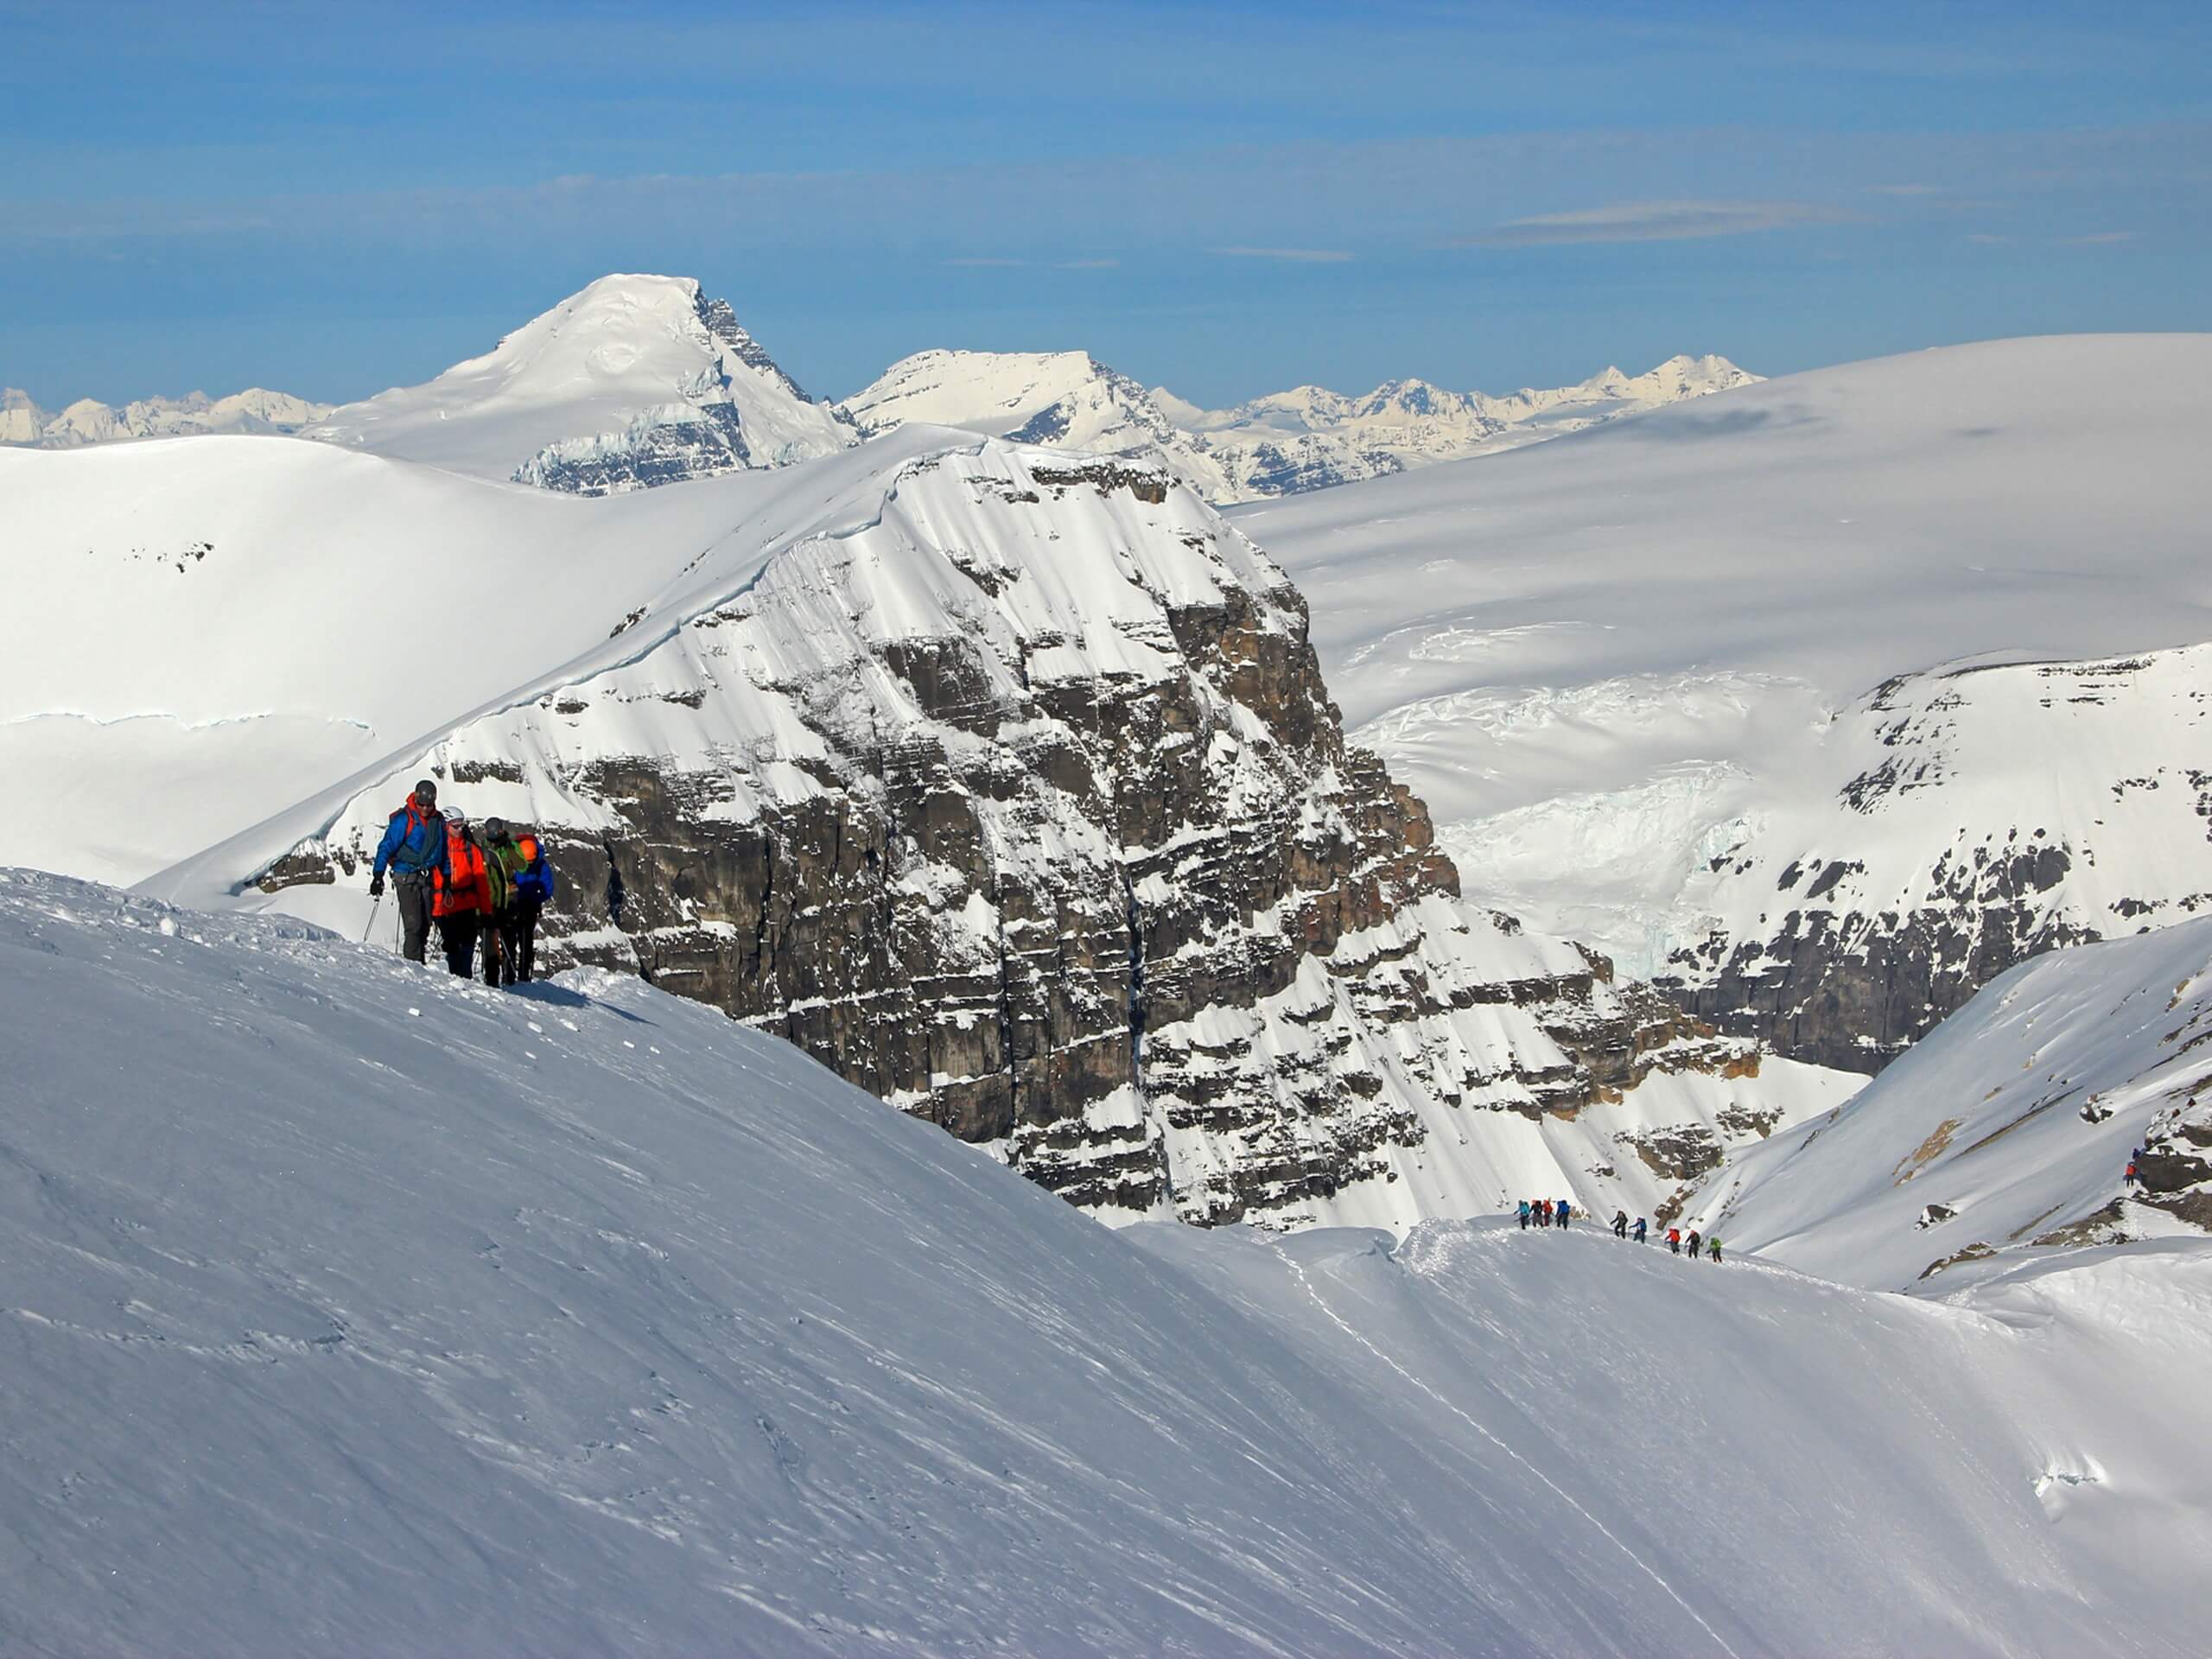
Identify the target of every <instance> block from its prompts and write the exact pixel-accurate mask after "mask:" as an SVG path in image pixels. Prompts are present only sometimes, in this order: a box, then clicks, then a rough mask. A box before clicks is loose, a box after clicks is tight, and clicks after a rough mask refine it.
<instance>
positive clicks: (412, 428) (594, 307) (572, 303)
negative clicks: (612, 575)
mask: <svg viewBox="0 0 2212 1659" xmlns="http://www.w3.org/2000/svg"><path fill="white" fill-rule="evenodd" d="M307 435H308V436H310V437H316V438H322V439H326V440H327V441H329V442H334V443H342V444H345V445H346V446H348V447H349V448H358V449H367V450H371V451H373V452H376V453H378V454H388V455H394V456H397V457H400V458H403V459H406V460H411V461H428V462H429V463H431V464H432V465H434V466H440V467H447V468H448V469H449V470H451V471H454V472H458V473H464V474H471V475H474V476H476V477H480V478H492V479H498V480H508V479H514V478H520V479H522V480H524V481H527V482H531V483H536V484H541V485H545V486H550V487H553V488H557V489H565V490H569V491H572V492H574V493H579V494H586V495H601V494H609V493H622V492H625V491H628V490H632V489H641V488H645V487H646V486H650V485H653V484H661V483H672V482H676V481H678V480H682V479H685V478H699V477H707V476H712V475H714V474H718V473H726V472H734V471H740V470H744V469H748V468H757V467H780V466H785V465H788V464H790V463H791V462H793V461H807V460H811V459H812V458H814V457H815V456H817V455H824V454H831V453H833V452H835V451H836V450H838V449H842V448H848V447H849V446H850V445H851V444H853V443H855V442H858V438H857V435H855V433H854V432H853V430H852V429H851V427H850V426H849V423H847V422H846V421H845V420H844V419H843V418H842V416H839V415H838V414H837V413H836V411H834V410H831V409H829V408H828V407H827V406H825V405H823V404H817V403H816V402H815V401H814V400H813V399H812V398H810V397H808V396H807V395H806V393H805V392H804V391H802V390H801V389H800V387H799V385H798V383H797V382H796V381H794V380H793V379H792V378H791V377H790V376H789V375H787V374H785V372H784V371H783V370H782V369H781V368H780V367H779V366H778V365H777V363H776V361H775V359H772V358H771V357H770V356H769V355H768V353H766V350H764V349H763V348H762V347H761V346H760V342H759V341H758V340H755V339H754V338H753V335H752V334H750V333H749V332H748V331H747V329H746V328H745V327H743V326H742V325H741V324H740V323H739V321H738V320H737V316H736V314H735V313H734V311H733V310H732V309H731V308H730V307H729V306H728V303H726V302H723V301H721V300H718V299H715V298H712V297H710V296H708V295H707V294H705V293H704V292H703V291H702V289H701V287H700V284H699V283H698V281H697V279H696V278H695V277H661V276H653V275H649V274H645V273H635V272H617V273H615V274H613V275H610V276H606V277H600V278H599V279H598V280H597V281H596V282H594V283H588V284H587V285H586V286H585V287H583V288H582V289H579V290H577V291H576V292H575V293H574V294H572V295H570V296H569V297H568V298H567V299H565V300H563V301H562V302H560V303H559V304H557V305H555V306H553V307H551V308H549V309H547V310H545V311H543V312H541V313H539V314H538V315H537V316H535V317H532V318H531V320H530V321H528V322H525V323H524V324H523V325H522V327H519V328H517V329H516V330H514V331H513V332H512V334H508V335H506V336H505V338H504V339H502V340H500V341H499V344H498V345H497V346H494V347H493V349H492V350H491V351H489V352H487V353H485V354H484V355H482V356H481V357H474V358H470V359H467V361H465V362H461V363H456V364H455V365H454V366H453V367H451V368H450V369H448V370H447V371H446V372H444V373H443V374H442V375H440V376H438V377H437V378H436V379H435V380H432V381H429V382H428V383H427V384H425V385H419V386H405V387H395V388H394V389H392V390H391V391H385V392H381V393H379V394H378V396H376V397H372V398H369V399H368V400H366V401H365V402H364V403H359V404H347V405H346V406H345V407H344V408H342V409H339V410H334V411H333V412H332V414H331V415H330V416H329V418H327V420H325V421H323V422H321V423H320V424H318V425H316V426H315V427H312V428H310V429H308V433H307Z"/></svg>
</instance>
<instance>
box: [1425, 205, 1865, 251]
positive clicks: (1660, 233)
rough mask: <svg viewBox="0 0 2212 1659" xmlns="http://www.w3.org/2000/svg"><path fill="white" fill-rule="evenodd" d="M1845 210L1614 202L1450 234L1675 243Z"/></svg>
mask: <svg viewBox="0 0 2212 1659" xmlns="http://www.w3.org/2000/svg"><path fill="white" fill-rule="evenodd" d="M1849 217H1850V215H1848V214H1847V213H1842V212H1841V211H1840V210H1839V209H1837V208H1834V207H1822V206H1821V205H1820V204H1819V203H1817V202H1809V201H1619V202H1614V203H1612V204H1611V205H1610V206H1607V207H1584V208H1579V209H1577V210H1576V211H1574V212H1573V213H1537V214H1534V215H1532V216H1531V217H1529V218H1527V219H1507V220H1506V221H1505V222H1504V223H1503V224H1502V225H1495V226H1491V228H1490V229H1489V230H1486V231H1478V232H1476V233H1475V234H1474V235H1472V236H1465V237H1459V238H1454V239H1453V241H1452V244H1451V245H1452V246H1453V247H1462V248H1530V247H1544V246H1548V245H1554V244H1561V243H1578V242H1680V241H1685V240H1688V239H1689V238H1693V237H1706V236H1744V235H1747V234H1749V233H1750V232H1754V231H1788V230H1796V229H1798V228H1799V227H1801V226H1807V225H1834V224H1836V223H1839V222H1840V221H1841V220H1843V219H1847V218H1849Z"/></svg>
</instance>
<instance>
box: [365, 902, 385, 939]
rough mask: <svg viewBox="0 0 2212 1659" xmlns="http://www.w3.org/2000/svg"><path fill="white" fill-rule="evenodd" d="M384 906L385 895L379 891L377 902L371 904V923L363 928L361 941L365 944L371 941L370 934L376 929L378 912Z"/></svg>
mask: <svg viewBox="0 0 2212 1659" xmlns="http://www.w3.org/2000/svg"><path fill="white" fill-rule="evenodd" d="M383 908H384V895H383V894H382V893H378V895H377V898H376V902H375V903H374V904H372V905H371V906H369V925H367V926H366V927H365V928H363V929H362V930H361V943H362V944H367V943H368V942H369V935H370V934H372V933H373V932H374V931H376V925H377V912H378V911H379V910H382V909H383Z"/></svg>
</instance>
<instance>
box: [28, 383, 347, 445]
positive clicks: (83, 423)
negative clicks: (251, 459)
mask: <svg viewBox="0 0 2212 1659" xmlns="http://www.w3.org/2000/svg"><path fill="white" fill-rule="evenodd" d="M330 411H331V405H330V404H313V403H309V402H308V400H307V399H306V398H304V397H293V396H292V395H291V394H290V393H289V392H283V391H265V390H264V389H263V388H261V387H259V386H251V387H248V388H247V389H246V390H245V391H235V392H232V394H231V395H230V396H229V397H209V396H208V395H207V393H206V392H204V391H193V392H188V393H186V394H185V395H184V396H183V397H142V398H139V399H137V401H135V402H132V403H129V404H124V406H123V407H122V408H121V409H117V408H115V407H114V406H113V405H111V404H103V403H100V402H99V401H98V400H97V399H95V398H91V397H80V398H79V399H78V400H77V401H76V402H75V403H73V404H70V405H69V406H68V407H67V409H65V410H62V411H61V412H60V414H58V415H57V414H50V413H48V411H47V410H42V409H41V408H40V407H39V406H38V405H37V404H35V403H33V402H32V401H31V399H30V396H29V393H27V392H23V391H18V390H17V389H16V387H14V386H8V387H5V388H0V443H12V444H22V445H26V446H35V447H38V448H47V449H72V448H76V447H77V446H79V444H86V443H109V442H114V441H116V440H118V439H121V438H175V437H185V436H188V435H195V434H200V433H209V432H229V433H251V432H296V431H298V430H300V429H302V427H305V426H308V425H310V424H312V423H315V422H316V421H319V420H321V419H322V418H323V416H326V415H327V414H329V413H330Z"/></svg>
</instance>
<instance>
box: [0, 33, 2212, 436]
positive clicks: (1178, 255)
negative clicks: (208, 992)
mask: <svg viewBox="0 0 2212 1659" xmlns="http://www.w3.org/2000/svg"><path fill="white" fill-rule="evenodd" d="M2107 14H2108V15H2107ZM0 43H3V44H4V49H0V111H5V113H4V115H0V144H4V153H5V155H6V156H7V157H8V160H9V165H8V166H7V167H6V168H0V381H3V382H5V383H6V384H9V385H21V386H23V387H25V388H27V389H28V390H29V391H30V392H31V393H32V395H33V396H34V397H36V398H37V399H38V400H39V401H40V402H41V403H42V404H47V405H48V407H58V406H60V404H63V403H66V402H67V401H68V400H70V399H72V398H74V397H81V396H92V397H102V398H105V399H107V400H109V401H121V400H123V399H124V398H128V397H137V396H143V395H145V394H147V393H149V392H152V391H169V392H175V391H183V390H185V389H187V388H188V387H192V386H204V387H205V388H206V389H207V390H209V391H215V392H222V391H230V390H233V389H235V388H237V387H238V386H240V385H246V384H249V383H253V384H261V385H272V386H277V387H281V388H283V389H285V390H289V391H298V392H301V393H302V394H304V395H308V396H311V397H323V398H328V399H333V400H336V399H342V398H349V397H359V396H362V395H365V394H366V393H368V392H371V391H376V390H378V389H379V388H381V387H383V386H385V385H392V384H396V383H404V382H409V381H414V380H419V379H423V378H427V377H429V375H431V374H433V373H435V372H437V371H438V370H439V369H441V368H442V367H443V366H445V365H447V364H448V363H450V362H452V361H454V359H458V358H461V357H463V356H467V355H471V354H474V353H477V352H480V351H483V350H485V349H487V348H488V347H489V346H490V345H491V344H492V343H493V341H494V340H496V339H497V338H498V337H499V334H502V333H504V332H505V330H507V329H508V328H511V327H514V326H515V325H516V324H518V323H519V322H521V321H524V319H525V318H527V317H529V316H530V315H533V314H534V313H536V312H537V311H539V310H542V309H543V308H545V307H546V306H548V305H550V304H551V303H552V302H555V301H556V300H558V299H559V298H561V297H562V296H563V295H565V294H568V293H569V292H572V291H573V290H574V289H577V288H579V287H581V286H582V284H583V283H586V282H588V281H589V280H590V279H591V278H592V277H595V276H598V275H600V274H602V273H603V272H605V271H607V270H664V271H672V272H677V273H680V274H685V275H692V276H696V277H700V278H701V279H702V281H703V282H704V283H706V285H707V287H708V289H709V291H711V292H715V293H717V294H720V295H722V296H725V297H727V298H728V299H729V300H730V302H732V303H733V304H734V306H735V307H736V308H737V311H738V315H740V316H741V318H743V319H744V320H745V321H746V322H747V325H748V326H749V327H752V328H753V331H754V332H755V333H756V334H759V335H760V337H761V339H762V340H764V341H765V342H766V344H767V345H768V346H769V347H770V349H771V350H772V352H773V353H775V354H776V355H777V357H778V358H779V359H780V360H781V361H782V362H783V363H784V364H785V366H786V367H787V368H788V369H789V370H790V371H791V372H792V373H793V374H794V375H796V376H797V377H798V378H799V379H800V381H801V382H802V383H803V384H804V385H807V386H808V387H809V388H810V389H811V390H814V391H817V392H823V393H829V394H840V393H843V392H846V391H852V390H854V389H855V388H856V387H857V386H859V385H862V384H864V383H865V382H866V381H868V379H870V378H873V377H874V374H875V373H876V372H878V371H879V370H880V369H881V368H882V367H883V366H884V365H886V364H887V363H889V362H890V361H892V360H893V359H896V358H898V357H899V356H902V355H904V354H905V353H908V352H911V351H916V350H919V349H921V348H923V347H925V346H973V347H987V348H1001V349H1043V348H1057V347H1065V346H1084V347H1087V348H1089V349H1090V350H1091V351H1093V352H1094V353H1096V354H1097V355H1099V356H1100V357H1102V358H1103V359H1105V360H1106V361H1108V362H1109V363H1112V364H1113V365H1116V367H1118V368H1121V369H1122V370H1123V371H1124V372H1128V373H1130V374H1133V375H1135V376H1137V377H1138V378H1141V379H1142V380H1144V381H1146V382H1147V383H1148V384H1160V383H1165V384H1166V385H1169V386H1171V387H1172V388H1173V389H1174V390H1175V391H1178V392H1179V393H1181V394H1182V395H1184V396H1185V397H1192V398H1194V399H1196V400H1198V401H1200V402H1205V403H1213V404H1218V403H1226V402H1230V401H1234V400H1236V399H1237V398H1240V397H1247V396H1250V395H1253V394H1255V393H1258V392H1261V391H1269V390H1273V389H1275V388H1277V387H1281V386H1285V385H1294V384H1297V383H1300V382H1305V381H1312V382H1319V383H1320V384H1324V385H1334V386H1337V387H1338V388H1340V389H1344V390H1363V389H1364V388H1366V387H1367V386H1370V385H1373V384H1375V383H1376V382H1377V381H1379V380H1382V379H1384V378H1389V377H1393V376H1399V375H1421V376H1423V377H1425V378H1430V379H1433V380H1437V381H1440V382H1442V383H1444V384H1446V385H1452V386H1459V387H1466V386H1479V387H1482V388H1483V389H1484V390H1490V391H1499V390H1509V389H1510V388H1512V387H1514V386H1517V385H1531V384H1533V385H1553V384H1557V383H1560V382H1562V381H1567V380H1573V379H1579V378H1582V377H1583V376H1584V375H1586V374H1588V373H1590V372H1593V371H1594V370H1596V369H1598V368H1599V367H1600V366H1602V365H1605V363H1608V362H1617V363H1619V364H1620V365H1622V366H1624V367H1625V368H1628V369H1630V371H1635V370H1637V369H1641V368H1644V367H1648V366H1649V365H1650V364H1651V363H1653V362H1655V361H1656V360H1658V359H1660V358H1662V357H1664V356H1666V355H1668V354H1669V353H1673V352H1675V351H1693V352H1704V351H1717V352H1721V353H1726V354H1727V355H1729V356H1731V357H1733V358H1735V359H1737V360H1738V361H1739V362H1742V363H1743V364H1745V365H1746V366H1748V367H1751V368H1754V369H1757V370H1759V371H1761V372H1768V373H1776V372H1787V371H1789V370H1792V369H1797V368H1805V367H1810V366H1813V365H1818V364H1821V363H1829V362H1836V361H1841V360H1845V359H1852V358H1856V357H1865V356H1870V355H1874V354H1878V353H1885V352H1891V351H1898V350H1905V349H1910V348H1914V347H1917V346H1926V345H1935V344H1942V343H1946V342H1949V341H1955V340H1967V339H1977V338H1986V337H1988V336H1992V335H1999V334H2027V333H2050V332H2063V331H2075V330H2104V329H2119V330H2134V329H2203V328H2208V327H2212V282H2208V280H2207V277H2206V262H2207V256H2208V255H2209V254H2212V109H2209V108H2208V107H2207V105H2208V95H2207V92H2206V86H2205V83H2206V79H2207V75H2206V70H2207V67H2208V65H2212V7H2205V6H2201V5H2198V6H2183V5H2172V6H2167V5H2159V4H2137V5H2120V6H2114V7H2110V8H2103V9H2100V8H2093V7H2086V6H2082V5H2079V4H2070V5H2066V6H2063V7H2062V6H2056V5H2043V4H2040V3H2035V0H2025V3H2011V4H2003V5H1998V4H1989V5H1947V4H1942V3H1929V0H1923V3H1917V4H1891V3H1885V0H1874V3H1864V4H1857V5H1853V6H1850V7H1833V8H1830V7H1821V8H1813V7H1803V8H1797V7H1780V6H1770V5H1751V4H1743V5H1733V4H1708V5H1655V4H1626V3H1598V4H1583V5H1573V6H1568V5H1560V4H1553V5H1517V4H1516V5H1504V4H1500V5H1490V4H1480V5H1447V4H1402V5H1376V6H1360V5H1357V4H1351V3H1345V0H1333V3H1328V4H1305V3H1299V0H1276V3H1270V4H1266V5H1260V4H1249V5H1248V4H1222V5H1212V6H1198V5H1164V4H1152V3H1120V4H1115V5H1096V4H1088V3H1082V0H1072V3H1066V0H1064V3H1055V4H1052V5H1034V4H1030V5H997V4H980V3H959V0H940V3H935V4H931V5H926V6H874V5H847V4H839V3H836V0H816V3H811V4H806V5H791V6H785V5H774V4H763V5H755V6H727V5H724V6H710V5H705V4H645V3H638V4H629V5H619V6H618V5H574V4H566V3H558V0H554V3H537V4H533V5H530V6H526V7H525V6H512V7H510V6H505V5H499V4H477V5H472V6H467V7H461V8H454V7H449V6H448V7H437V8H431V7H416V6H411V5H409V4H406V3H385V4H379V5H377V6H354V7H339V6H330V7H320V8H316V7H306V6H298V7H295V6H289V5H287V6H279V5H274V4H270V5H251V6H224V5H219V4H196V5H188V6H176V5H162V6H148V7H143V8H142V7H137V6H134V5H127V4H99V3H86V4H82V5H72V6H62V5H56V4H48V3H38V4H18V3H15V0H0Z"/></svg>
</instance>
